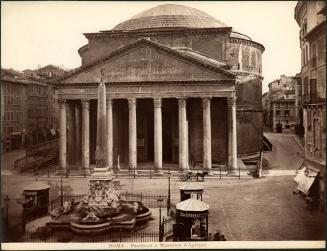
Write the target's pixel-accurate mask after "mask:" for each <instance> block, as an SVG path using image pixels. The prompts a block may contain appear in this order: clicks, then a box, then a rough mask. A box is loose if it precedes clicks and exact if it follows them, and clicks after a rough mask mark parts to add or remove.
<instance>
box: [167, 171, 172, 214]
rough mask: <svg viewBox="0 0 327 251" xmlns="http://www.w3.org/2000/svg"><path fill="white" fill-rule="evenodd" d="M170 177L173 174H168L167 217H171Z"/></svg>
mask: <svg viewBox="0 0 327 251" xmlns="http://www.w3.org/2000/svg"><path fill="white" fill-rule="evenodd" d="M170 177H171V173H170V172H169V173H168V199H167V215H169V210H170Z"/></svg>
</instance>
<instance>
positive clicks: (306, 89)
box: [303, 77, 309, 101]
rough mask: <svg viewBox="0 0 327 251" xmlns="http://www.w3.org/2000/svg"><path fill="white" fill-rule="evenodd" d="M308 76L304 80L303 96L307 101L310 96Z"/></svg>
mask: <svg viewBox="0 0 327 251" xmlns="http://www.w3.org/2000/svg"><path fill="white" fill-rule="evenodd" d="M308 82H309V80H308V77H306V78H304V81H303V96H304V100H305V101H308V99H309V97H308V94H309V88H308V87H309V86H308Z"/></svg>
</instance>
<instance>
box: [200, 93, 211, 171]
mask: <svg viewBox="0 0 327 251" xmlns="http://www.w3.org/2000/svg"><path fill="white" fill-rule="evenodd" d="M210 103H211V102H210V98H203V99H202V105H203V169H205V170H207V171H210V170H211V114H210Z"/></svg>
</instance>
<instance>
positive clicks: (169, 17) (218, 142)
mask: <svg viewBox="0 0 327 251" xmlns="http://www.w3.org/2000/svg"><path fill="white" fill-rule="evenodd" d="M84 35H85V36H86V38H87V39H88V44H87V45H85V46H83V47H82V48H80V49H79V50H78V52H79V54H80V56H81V59H82V66H81V67H79V68H77V69H75V70H72V71H71V72H69V73H67V74H66V75H64V76H63V77H59V78H57V79H56V81H55V84H56V86H57V87H58V98H59V102H60V121H59V123H60V168H61V170H62V171H67V169H69V168H86V169H88V168H89V167H90V164H91V165H92V164H95V150H96V138H97V136H98V135H96V124H97V122H96V121H97V119H96V118H97V114H96V107H97V86H98V84H99V81H100V72H103V75H104V76H103V79H104V82H105V84H106V90H107V123H108V134H107V135H106V137H107V139H108V140H107V141H108V145H107V151H108V153H107V159H108V165H109V167H110V168H112V167H113V166H116V165H117V161H118V159H119V161H120V164H121V166H126V167H128V169H129V170H130V171H132V170H135V169H136V171H137V169H138V167H137V166H140V165H142V164H144V163H154V164H153V165H154V169H155V171H156V172H158V173H161V172H162V170H163V169H164V168H165V166H166V165H168V164H176V165H178V166H179V169H180V170H187V169H188V168H189V163H190V162H191V160H192V162H193V163H194V162H196V163H200V165H202V168H203V169H205V170H211V168H212V167H213V166H215V165H224V166H226V167H227V168H228V170H229V172H230V173H231V174H235V172H236V171H237V168H238V167H237V157H238V155H241V154H247V153H256V152H259V151H261V148H262V105H261V100H260V97H261V80H262V75H261V69H262V68H261V67H262V65H261V54H262V53H263V51H264V47H263V46H262V45H261V44H259V43H257V42H255V41H253V40H251V38H249V37H248V36H246V35H243V34H241V33H238V32H235V31H233V30H232V27H229V26H227V25H225V24H223V23H222V22H220V21H218V20H217V19H215V18H213V17H211V16H209V15H207V14H206V13H204V12H202V11H199V10H196V9H193V8H189V7H186V6H182V5H172V4H168V5H161V6H157V7H154V8H152V9H149V10H147V11H144V12H142V13H140V14H139V15H137V16H135V17H133V18H131V19H129V20H127V21H125V22H123V23H121V24H118V25H117V26H116V27H114V28H113V29H112V30H108V31H100V32H96V33H86V34H84ZM66 146H67V147H66ZM151 165H152V164H151ZM67 166H69V167H67Z"/></svg>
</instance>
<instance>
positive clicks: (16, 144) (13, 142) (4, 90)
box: [1, 69, 27, 152]
mask: <svg viewBox="0 0 327 251" xmlns="http://www.w3.org/2000/svg"><path fill="white" fill-rule="evenodd" d="M23 78H24V76H23V74H22V73H20V72H17V71H15V70H12V69H1V95H2V97H1V100H2V104H1V109H2V111H1V143H2V151H4V152H7V151H11V150H14V149H18V148H20V147H21V146H22V145H23V144H24V139H25V135H26V133H27V113H26V105H27V93H26V83H25V82H24V81H23V80H22V79H23Z"/></svg>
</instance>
